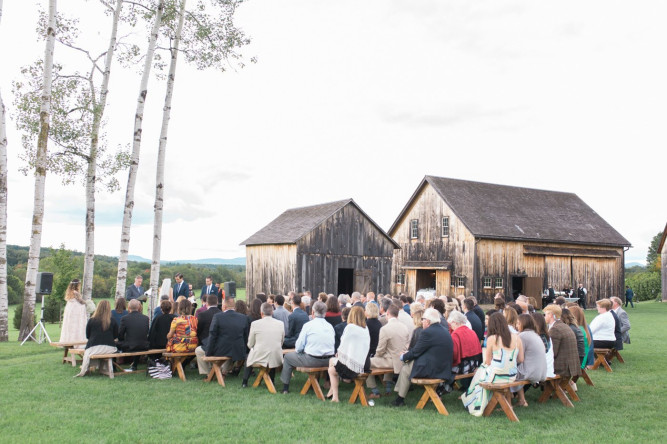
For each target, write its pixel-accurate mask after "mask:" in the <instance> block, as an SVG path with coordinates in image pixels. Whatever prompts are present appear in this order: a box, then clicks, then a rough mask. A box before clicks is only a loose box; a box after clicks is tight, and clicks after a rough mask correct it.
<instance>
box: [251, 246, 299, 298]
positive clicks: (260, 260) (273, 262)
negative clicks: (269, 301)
mask: <svg viewBox="0 0 667 444" xmlns="http://www.w3.org/2000/svg"><path fill="white" fill-rule="evenodd" d="M296 249H297V248H296V245H295V244H292V245H289V244H278V245H248V246H246V299H247V300H248V301H250V300H252V299H253V298H254V297H255V295H256V294H257V293H266V294H269V293H274V294H287V292H288V291H292V290H294V289H295V288H296V272H297V266H296Z"/></svg>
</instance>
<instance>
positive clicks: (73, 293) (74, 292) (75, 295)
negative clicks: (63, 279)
mask: <svg viewBox="0 0 667 444" xmlns="http://www.w3.org/2000/svg"><path fill="white" fill-rule="evenodd" d="M79 285H81V283H80V282H79V280H78V279H72V282H70V283H69V285H68V286H67V290H65V300H66V301H69V300H71V299H80V298H81V295H80V294H79Z"/></svg>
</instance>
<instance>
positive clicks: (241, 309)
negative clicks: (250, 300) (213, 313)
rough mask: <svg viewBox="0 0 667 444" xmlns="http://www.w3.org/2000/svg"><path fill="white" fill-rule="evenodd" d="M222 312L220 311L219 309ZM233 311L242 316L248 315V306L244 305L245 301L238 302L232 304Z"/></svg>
mask: <svg viewBox="0 0 667 444" xmlns="http://www.w3.org/2000/svg"><path fill="white" fill-rule="evenodd" d="M218 302H220V301H218ZM221 306H222V305H218V307H221ZM220 311H222V309H220ZM234 311H235V312H237V313H241V314H242V315H246V316H247V315H248V304H246V303H245V301H241V300H238V301H236V303H235V304H234Z"/></svg>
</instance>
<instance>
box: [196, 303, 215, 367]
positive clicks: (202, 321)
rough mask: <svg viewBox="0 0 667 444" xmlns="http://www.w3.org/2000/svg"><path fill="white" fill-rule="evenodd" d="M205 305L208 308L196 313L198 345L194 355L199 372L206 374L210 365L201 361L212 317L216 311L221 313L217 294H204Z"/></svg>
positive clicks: (204, 353) (204, 352)
mask: <svg viewBox="0 0 667 444" xmlns="http://www.w3.org/2000/svg"><path fill="white" fill-rule="evenodd" d="M205 306H206V307H208V308H206V310H204V311H201V312H200V313H199V314H198V315H197V340H198V343H199V346H198V347H197V348H196V349H195V356H197V367H198V368H199V373H200V374H202V375H207V376H208V373H209V371H210V370H211V368H210V367H211V365H210V364H209V363H208V362H205V361H203V359H204V356H206V347H207V345H208V338H209V333H210V330H211V323H212V322H213V317H214V316H215V315H216V314H218V313H222V310H220V309H219V308H218V296H216V295H215V294H209V295H208V296H206V305H205ZM207 364H208V365H207Z"/></svg>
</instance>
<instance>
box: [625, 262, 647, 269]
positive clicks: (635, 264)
mask: <svg viewBox="0 0 667 444" xmlns="http://www.w3.org/2000/svg"><path fill="white" fill-rule="evenodd" d="M632 267H641V268H644V267H645V265H644V264H642V263H640V262H627V263H626V264H625V268H632Z"/></svg>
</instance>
